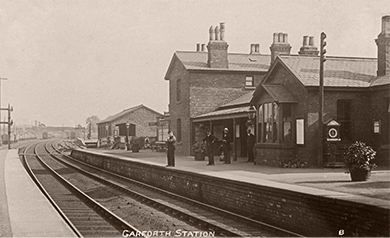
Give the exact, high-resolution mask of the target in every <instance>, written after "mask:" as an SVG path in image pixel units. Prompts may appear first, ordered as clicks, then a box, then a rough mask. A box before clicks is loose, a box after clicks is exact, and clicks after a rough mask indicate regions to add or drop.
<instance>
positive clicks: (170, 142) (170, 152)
mask: <svg viewBox="0 0 390 238" xmlns="http://www.w3.org/2000/svg"><path fill="white" fill-rule="evenodd" d="M175 149H176V137H175V136H174V135H173V132H172V131H168V139H167V158H168V165H167V167H175Z"/></svg>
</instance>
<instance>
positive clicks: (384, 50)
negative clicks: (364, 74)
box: [375, 15, 390, 76]
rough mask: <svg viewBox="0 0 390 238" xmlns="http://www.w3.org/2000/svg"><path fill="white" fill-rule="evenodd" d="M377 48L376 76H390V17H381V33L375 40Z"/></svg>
mask: <svg viewBox="0 0 390 238" xmlns="http://www.w3.org/2000/svg"><path fill="white" fill-rule="evenodd" d="M375 42H376V45H377V47H378V69H377V76H384V75H389V74H390V15H387V16H383V17H382V31H381V33H380V34H379V35H378V39H376V40H375Z"/></svg>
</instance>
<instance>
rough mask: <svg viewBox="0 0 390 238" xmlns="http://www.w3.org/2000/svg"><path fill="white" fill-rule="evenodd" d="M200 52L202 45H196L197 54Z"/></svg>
mask: <svg viewBox="0 0 390 238" xmlns="http://www.w3.org/2000/svg"><path fill="white" fill-rule="evenodd" d="M199 51H200V44H199V43H198V44H196V52H199Z"/></svg>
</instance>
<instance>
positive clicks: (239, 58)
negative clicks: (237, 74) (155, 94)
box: [175, 51, 271, 72]
mask: <svg viewBox="0 0 390 238" xmlns="http://www.w3.org/2000/svg"><path fill="white" fill-rule="evenodd" d="M175 55H176V56H177V57H178V59H179V60H180V61H181V62H182V63H183V65H184V67H185V68H186V69H187V70H217V71H224V70H239V71H259V72H266V71H267V70H268V68H269V66H270V63H271V56H270V55H262V54H237V53H228V62H229V68H228V69H221V68H209V67H208V66H207V58H208V53H207V52H194V51H177V52H175Z"/></svg>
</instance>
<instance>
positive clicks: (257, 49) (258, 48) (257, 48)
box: [255, 44, 260, 53]
mask: <svg viewBox="0 0 390 238" xmlns="http://www.w3.org/2000/svg"><path fill="white" fill-rule="evenodd" d="M255 50H256V53H260V44H256V45H255Z"/></svg>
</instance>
